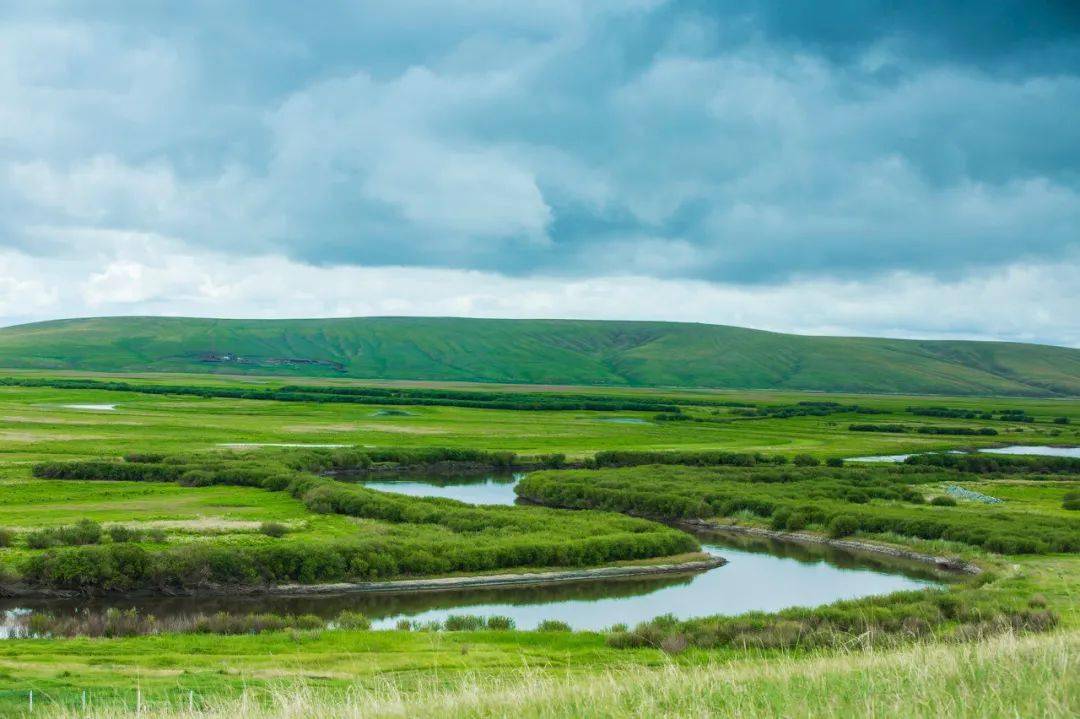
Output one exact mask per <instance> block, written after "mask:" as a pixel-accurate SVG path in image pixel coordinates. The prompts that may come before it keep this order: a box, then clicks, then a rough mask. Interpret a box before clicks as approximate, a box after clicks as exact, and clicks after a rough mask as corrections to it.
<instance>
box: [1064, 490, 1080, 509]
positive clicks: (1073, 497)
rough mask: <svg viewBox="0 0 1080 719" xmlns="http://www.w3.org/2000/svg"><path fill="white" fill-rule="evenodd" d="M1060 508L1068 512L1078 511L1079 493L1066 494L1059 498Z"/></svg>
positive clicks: (1079, 507) (1079, 506)
mask: <svg viewBox="0 0 1080 719" xmlns="http://www.w3.org/2000/svg"><path fill="white" fill-rule="evenodd" d="M1061 508H1062V509H1069V510H1073V511H1075V510H1080V492H1066V493H1065V496H1064V497H1062V498H1061Z"/></svg>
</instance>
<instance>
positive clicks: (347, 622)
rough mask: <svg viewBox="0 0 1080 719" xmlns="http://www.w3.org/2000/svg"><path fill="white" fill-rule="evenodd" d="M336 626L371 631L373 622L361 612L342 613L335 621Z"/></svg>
mask: <svg viewBox="0 0 1080 719" xmlns="http://www.w3.org/2000/svg"><path fill="white" fill-rule="evenodd" d="M334 624H336V625H337V626H338V627H339V628H341V629H353V630H357V629H360V630H367V629H371V620H370V619H368V618H367V616H365V615H364V614H362V613H360V612H342V613H341V614H339V615H338V616H337V619H335V620H334Z"/></svg>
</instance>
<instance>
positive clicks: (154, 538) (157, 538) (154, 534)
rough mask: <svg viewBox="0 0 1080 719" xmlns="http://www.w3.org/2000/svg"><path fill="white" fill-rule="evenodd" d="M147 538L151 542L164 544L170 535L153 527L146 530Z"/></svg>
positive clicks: (159, 528)
mask: <svg viewBox="0 0 1080 719" xmlns="http://www.w3.org/2000/svg"><path fill="white" fill-rule="evenodd" d="M145 536H146V539H147V541H149V542H158V543H161V542H164V541H165V539H166V537H167V536H168V534H167V533H166V532H165V530H164V529H162V528H161V527H151V528H150V529H148V530H146V532H145Z"/></svg>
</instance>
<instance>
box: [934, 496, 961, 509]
mask: <svg viewBox="0 0 1080 719" xmlns="http://www.w3.org/2000/svg"><path fill="white" fill-rule="evenodd" d="M930 504H932V505H934V506H935V507H955V506H956V500H955V499H953V498H952V497H948V496H946V495H944V494H939V495H938V496H936V497H934V498H933V499H931V500H930Z"/></svg>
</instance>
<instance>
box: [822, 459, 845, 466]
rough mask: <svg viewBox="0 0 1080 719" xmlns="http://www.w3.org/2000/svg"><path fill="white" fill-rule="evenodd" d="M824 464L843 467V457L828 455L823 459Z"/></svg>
mask: <svg viewBox="0 0 1080 719" xmlns="http://www.w3.org/2000/svg"><path fill="white" fill-rule="evenodd" d="M825 464H827V465H828V466H830V467H843V466H844V458H843V457H829V458H828V459H827V460H825Z"/></svg>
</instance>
